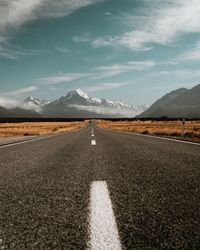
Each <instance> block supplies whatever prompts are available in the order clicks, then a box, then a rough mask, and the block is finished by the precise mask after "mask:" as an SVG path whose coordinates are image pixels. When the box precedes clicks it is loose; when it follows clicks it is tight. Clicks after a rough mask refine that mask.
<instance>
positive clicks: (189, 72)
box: [151, 69, 200, 80]
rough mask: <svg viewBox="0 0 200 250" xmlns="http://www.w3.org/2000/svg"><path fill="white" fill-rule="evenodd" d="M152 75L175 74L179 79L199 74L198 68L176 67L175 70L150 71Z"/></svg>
mask: <svg viewBox="0 0 200 250" xmlns="http://www.w3.org/2000/svg"><path fill="white" fill-rule="evenodd" d="M151 75H152V76H168V77H170V76H175V77H178V78H179V79H184V80H185V79H189V78H195V77H199V76H200V71H199V69H176V70H164V71H159V72H156V73H151Z"/></svg>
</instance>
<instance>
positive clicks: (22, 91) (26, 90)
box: [5, 86, 38, 96]
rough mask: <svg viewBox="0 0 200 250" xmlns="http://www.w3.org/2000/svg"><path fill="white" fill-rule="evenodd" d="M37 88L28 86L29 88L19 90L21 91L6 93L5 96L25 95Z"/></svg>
mask: <svg viewBox="0 0 200 250" xmlns="http://www.w3.org/2000/svg"><path fill="white" fill-rule="evenodd" d="M37 89H38V88H37V87H36V86H29V87H25V88H21V89H17V90H14V91H11V92H6V93H5V94H6V95H9V96H10V95H12V96H14V95H21V94H26V93H31V92H34V91H36V90H37Z"/></svg>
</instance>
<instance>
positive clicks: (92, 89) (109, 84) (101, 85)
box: [84, 82, 130, 93]
mask: <svg viewBox="0 0 200 250" xmlns="http://www.w3.org/2000/svg"><path fill="white" fill-rule="evenodd" d="M127 84H130V82H107V83H99V84H96V85H93V86H90V87H86V88H84V90H85V91H87V92H89V93H90V92H96V91H99V90H108V89H114V88H119V87H122V86H125V85H127Z"/></svg>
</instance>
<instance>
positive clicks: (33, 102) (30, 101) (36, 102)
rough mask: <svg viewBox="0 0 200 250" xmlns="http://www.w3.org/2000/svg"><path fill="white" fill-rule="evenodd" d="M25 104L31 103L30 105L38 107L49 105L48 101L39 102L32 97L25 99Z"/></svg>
mask: <svg viewBox="0 0 200 250" xmlns="http://www.w3.org/2000/svg"><path fill="white" fill-rule="evenodd" d="M24 102H25V103H32V104H35V105H38V106H40V107H44V106H46V105H47V104H49V102H48V101H46V100H40V99H38V98H36V97H33V96H30V97H27V98H26V99H25V100H24Z"/></svg>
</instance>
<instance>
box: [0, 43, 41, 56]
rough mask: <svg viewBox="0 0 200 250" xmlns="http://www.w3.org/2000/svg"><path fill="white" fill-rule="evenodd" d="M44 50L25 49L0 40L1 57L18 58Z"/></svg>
mask: <svg viewBox="0 0 200 250" xmlns="http://www.w3.org/2000/svg"><path fill="white" fill-rule="evenodd" d="M41 52H44V51H41V50H40V51H39V50H24V49H22V48H21V47H20V46H15V45H11V44H9V43H8V42H7V41H3V42H2V43H1V42H0V57H3V58H7V59H12V60H16V59H18V58H19V57H21V56H27V55H37V54H38V53H41Z"/></svg>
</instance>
